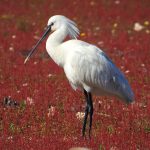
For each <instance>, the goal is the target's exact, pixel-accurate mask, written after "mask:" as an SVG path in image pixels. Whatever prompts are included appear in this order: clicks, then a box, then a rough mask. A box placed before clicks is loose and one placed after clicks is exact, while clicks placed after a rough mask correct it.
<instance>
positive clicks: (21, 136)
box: [0, 0, 150, 150]
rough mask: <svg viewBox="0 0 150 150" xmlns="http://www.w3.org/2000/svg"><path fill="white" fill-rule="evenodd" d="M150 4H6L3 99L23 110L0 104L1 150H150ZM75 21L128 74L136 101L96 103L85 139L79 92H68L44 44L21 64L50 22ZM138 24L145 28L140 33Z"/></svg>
mask: <svg viewBox="0 0 150 150" xmlns="http://www.w3.org/2000/svg"><path fill="white" fill-rule="evenodd" d="M149 12H150V1H149V0H131V1H125V0H99V1H98V0H82V1H81V0H74V1H70V0H63V1H61V0H21V1H20V0H12V1H9V0H1V1H0V100H1V103H2V102H3V98H4V97H6V96H11V98H12V99H15V100H16V101H17V102H19V103H20V106H19V107H18V108H10V107H4V105H2V104H1V105H0V149H7V150H8V149H15V150H16V149H37V150H42V149H43V150H45V149H51V150H57V149H58V150H60V149H62V150H67V149H69V148H71V147H74V146H83V147H88V148H91V149H95V150H97V149H99V150H104V149H106V150H107V149H110V150H120V149H133V150H135V149H138V150H148V149H149V148H150V92H149V91H150V86H149V84H150V70H149V68H150V58H149V57H150V15H149ZM56 14H61V15H65V16H67V17H69V18H71V19H73V20H74V21H75V22H77V24H78V26H79V28H80V31H81V36H80V39H81V40H84V41H87V42H90V43H93V44H96V45H97V46H98V47H100V48H101V49H103V50H104V51H105V52H106V53H107V54H108V55H109V56H110V58H111V59H112V60H113V61H114V62H115V64H116V65H117V66H118V67H119V68H120V69H121V70H122V71H123V72H124V73H125V75H126V76H127V78H128V80H129V82H130V83H131V86H132V89H133V91H134V93H135V100H136V102H135V103H134V104H133V105H130V106H126V105H124V104H123V103H122V102H120V101H118V100H117V99H116V98H113V97H94V109H95V111H94V118H93V130H92V139H91V140H88V139H84V138H82V137H81V128H82V119H81V120H80V119H78V118H77V117H76V114H77V113H78V112H83V111H84V106H85V101H84V97H83V95H82V93H80V92H75V91H73V90H72V89H71V88H70V85H69V84H68V81H67V80H66V77H65V75H64V73H63V70H62V69H60V68H58V67H57V66H56V65H55V64H54V63H53V61H52V60H51V59H50V58H49V57H48V56H47V54H46V52H45V42H43V44H42V45H41V46H40V47H39V51H38V52H37V53H36V55H34V56H33V57H32V59H30V61H29V62H28V63H27V64H26V65H24V64H23V62H24V59H25V57H26V55H27V54H28V52H29V50H30V48H31V47H32V46H33V45H34V43H36V41H37V39H39V37H40V36H41V34H42V32H43V29H44V27H45V26H46V24H47V20H48V19H49V17H50V16H52V15H56ZM135 23H138V24H139V26H141V27H142V28H141V29H140V30H139V31H137V29H135V28H134V27H135Z"/></svg>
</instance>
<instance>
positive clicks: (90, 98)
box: [88, 93, 93, 138]
mask: <svg viewBox="0 0 150 150" xmlns="http://www.w3.org/2000/svg"><path fill="white" fill-rule="evenodd" d="M88 96H89V113H90V122H89V138H90V137H91V129H92V117H93V102H92V95H91V93H88Z"/></svg>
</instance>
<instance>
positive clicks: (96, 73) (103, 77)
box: [66, 41, 133, 99]
mask: <svg viewBox="0 0 150 150" xmlns="http://www.w3.org/2000/svg"><path fill="white" fill-rule="evenodd" d="M66 64H68V65H69V66H71V67H70V68H71V69H70V74H73V73H74V78H75V79H76V80H79V81H81V82H83V83H84V84H86V85H88V86H89V87H93V88H100V89H103V90H104V91H107V92H109V93H110V94H114V95H118V96H120V97H122V98H124V99H133V93H132V90H131V88H130V86H129V84H128V81H127V80H126V78H125V77H124V75H123V74H122V73H121V71H119V69H118V68H117V67H116V66H115V64H114V63H113V62H112V61H111V59H110V58H109V57H108V56H107V55H106V54H105V53H104V52H103V51H102V50H100V49H99V48H97V47H96V46H94V45H91V44H88V43H85V42H82V41H77V42H75V43H72V49H71V50H70V53H69V56H68V63H66ZM68 70H69V69H68Z"/></svg>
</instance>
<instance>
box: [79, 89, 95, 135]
mask: <svg viewBox="0 0 150 150" xmlns="http://www.w3.org/2000/svg"><path fill="white" fill-rule="evenodd" d="M84 95H85V99H86V102H87V105H86V108H85V116H84V122H83V128H82V135H83V136H84V135H85V129H86V122H87V117H88V114H89V115H90V122H89V138H90V135H91V129H92V117H93V102H92V95H91V93H88V92H86V91H85V90H84Z"/></svg>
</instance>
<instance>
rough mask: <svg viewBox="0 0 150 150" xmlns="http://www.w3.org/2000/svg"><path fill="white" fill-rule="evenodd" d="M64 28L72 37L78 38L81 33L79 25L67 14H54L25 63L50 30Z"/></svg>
mask: <svg viewBox="0 0 150 150" xmlns="http://www.w3.org/2000/svg"><path fill="white" fill-rule="evenodd" d="M61 28H64V29H65V31H66V34H67V35H69V36H70V38H72V39H76V38H77V37H78V35H79V29H78V28H77V25H76V23H75V22H74V21H72V20H70V19H68V18H67V17H65V16H62V15H55V16H52V17H51V18H50V19H49V20H48V24H47V27H46V30H45V32H44V34H43V36H42V37H41V39H40V40H39V41H38V42H37V44H36V45H35V46H34V47H33V49H32V50H31V51H30V53H29V55H28V56H27V58H26V59H25V61H24V64H25V63H26V62H27V60H28V59H29V58H30V57H31V55H32V54H33V52H34V51H35V50H36V48H37V46H38V45H39V44H40V43H41V42H42V41H43V40H44V39H45V38H46V36H47V35H48V34H49V33H50V31H56V30H58V29H61Z"/></svg>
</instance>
